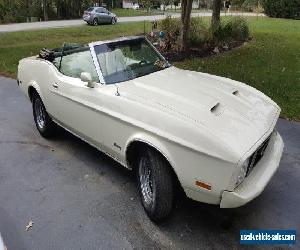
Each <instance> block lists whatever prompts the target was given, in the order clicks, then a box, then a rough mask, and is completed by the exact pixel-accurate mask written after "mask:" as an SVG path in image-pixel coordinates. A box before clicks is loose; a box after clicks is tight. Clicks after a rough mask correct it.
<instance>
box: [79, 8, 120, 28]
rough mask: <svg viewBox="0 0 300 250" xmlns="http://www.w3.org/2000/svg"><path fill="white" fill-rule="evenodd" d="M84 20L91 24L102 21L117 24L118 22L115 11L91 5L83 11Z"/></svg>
mask: <svg viewBox="0 0 300 250" xmlns="http://www.w3.org/2000/svg"><path fill="white" fill-rule="evenodd" d="M82 18H83V20H84V21H85V22H87V24H90V25H94V26H96V25H98V24H101V23H111V24H115V23H116V22H117V16H116V14H114V13H111V12H109V11H108V10H107V9H105V8H103V7H90V8H88V9H87V10H86V11H85V12H84V13H83V17H82Z"/></svg>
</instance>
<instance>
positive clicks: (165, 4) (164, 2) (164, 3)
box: [159, 0, 173, 11]
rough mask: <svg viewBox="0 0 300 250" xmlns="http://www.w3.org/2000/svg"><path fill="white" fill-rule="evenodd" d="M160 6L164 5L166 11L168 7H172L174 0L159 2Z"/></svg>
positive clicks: (160, 0)
mask: <svg viewBox="0 0 300 250" xmlns="http://www.w3.org/2000/svg"><path fill="white" fill-rule="evenodd" d="M159 2H160V4H162V5H163V7H164V11H165V10H166V6H168V5H170V4H172V3H173V0H159Z"/></svg>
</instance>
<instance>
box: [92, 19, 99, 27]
mask: <svg viewBox="0 0 300 250" xmlns="http://www.w3.org/2000/svg"><path fill="white" fill-rule="evenodd" d="M98 24H99V23H98V19H97V18H94V20H93V25H94V26H97V25H98Z"/></svg>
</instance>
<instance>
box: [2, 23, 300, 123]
mask: <svg viewBox="0 0 300 250" xmlns="http://www.w3.org/2000/svg"><path fill="white" fill-rule="evenodd" d="M248 20H249V25H250V29H251V31H252V35H253V40H252V41H251V42H250V43H248V44H247V45H244V46H242V47H240V48H238V49H234V50H232V51H229V52H226V53H223V54H220V55H217V56H213V57H209V58H199V59H193V60H186V61H184V62H180V63H175V65H176V66H178V67H181V68H185V69H190V70H195V71H203V72H208V73H211V74H216V75H220V76H225V77H229V78H232V79H235V80H239V81H242V82H245V83H247V84H249V85H251V86H253V87H255V88H257V89H259V90H261V91H262V92H264V93H265V94H267V95H268V96H270V97H271V98H272V99H273V100H274V101H276V102H277V103H278V104H279V105H280V106H281V108H282V116H283V117H287V118H290V119H294V120H300V21H294V20H284V19H270V18H259V19H258V20H257V19H256V18H249V19H248ZM143 30H144V24H143V23H126V24H125V23H119V24H117V25H115V26H111V25H103V26H98V27H92V26H82V27H74V28H61V29H48V30H37V31H24V32H14V33H0V72H2V74H6V75H10V76H13V77H15V76H16V71H17V64H18V61H19V60H20V59H21V58H23V57H27V56H30V55H35V54H37V53H38V51H39V50H40V49H41V48H43V47H48V48H54V47H59V46H61V45H62V44H63V42H78V43H87V42H90V41H96V40H101V39H110V38H113V37H118V36H126V35H132V34H141V33H143ZM146 30H148V31H149V30H150V24H149V23H147V25H146ZM0 74H1V73H0Z"/></svg>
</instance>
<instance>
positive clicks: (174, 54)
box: [146, 34, 252, 62]
mask: <svg viewBox="0 0 300 250" xmlns="http://www.w3.org/2000/svg"><path fill="white" fill-rule="evenodd" d="M146 37H147V38H148V39H149V40H150V41H151V42H152V43H153V44H154V46H155V47H156V49H157V50H158V51H159V52H160V53H161V54H162V55H163V56H164V57H165V58H166V59H167V60H168V61H170V62H180V61H184V60H185V59H193V58H203V57H209V56H213V55H216V54H219V53H223V52H226V51H230V50H232V49H235V48H238V47H240V46H242V45H244V44H247V43H248V42H249V41H251V39H252V38H249V39H248V40H243V41H233V42H229V43H227V44H226V45H225V44H224V45H223V46H219V47H211V48H190V50H189V51H187V52H181V51H178V50H175V49H170V50H165V49H162V48H161V47H160V46H159V42H158V37H157V35H154V36H153V37H151V36H150V34H147V35H146Z"/></svg>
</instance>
